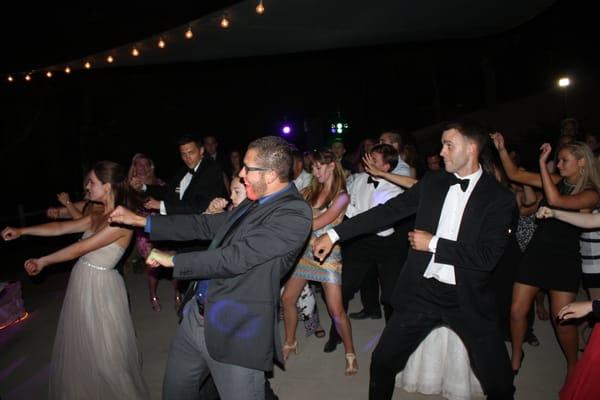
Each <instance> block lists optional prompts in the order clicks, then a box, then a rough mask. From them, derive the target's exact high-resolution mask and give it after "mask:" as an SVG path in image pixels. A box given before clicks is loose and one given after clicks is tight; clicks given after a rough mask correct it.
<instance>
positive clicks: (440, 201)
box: [419, 174, 450, 234]
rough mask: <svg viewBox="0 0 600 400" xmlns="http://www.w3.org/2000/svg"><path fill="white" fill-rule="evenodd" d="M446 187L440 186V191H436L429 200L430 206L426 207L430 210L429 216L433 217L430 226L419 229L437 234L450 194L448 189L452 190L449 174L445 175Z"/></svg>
mask: <svg viewBox="0 0 600 400" xmlns="http://www.w3.org/2000/svg"><path fill="white" fill-rule="evenodd" d="M444 181H445V185H444V186H440V189H439V190H436V191H434V192H433V193H432V194H431V195H430V197H429V200H428V202H427V203H428V204H427V205H426V207H427V208H429V210H430V211H429V215H430V216H431V220H430V221H429V222H430V226H429V227H424V228H419V229H424V230H426V231H427V232H431V233H432V234H435V233H436V232H437V228H438V225H439V223H440V216H441V215H442V208H443V207H444V201H445V200H446V195H447V194H448V189H449V188H450V176H449V174H445V176H444Z"/></svg>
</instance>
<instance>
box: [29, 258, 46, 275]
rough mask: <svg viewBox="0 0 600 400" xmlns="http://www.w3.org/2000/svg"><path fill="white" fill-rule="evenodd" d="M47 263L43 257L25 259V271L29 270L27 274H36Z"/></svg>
mask: <svg viewBox="0 0 600 400" xmlns="http://www.w3.org/2000/svg"><path fill="white" fill-rule="evenodd" d="M46 265H47V264H46V263H44V262H42V259H41V258H30V259H29V260H27V261H25V271H27V275H30V276H34V275H37V274H39V273H40V272H41V271H42V270H43V269H44V268H45V267H46Z"/></svg>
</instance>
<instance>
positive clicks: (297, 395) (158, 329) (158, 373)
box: [0, 273, 564, 400]
mask: <svg viewBox="0 0 600 400" xmlns="http://www.w3.org/2000/svg"><path fill="white" fill-rule="evenodd" d="M126 281H127V285H128V288H129V291H130V296H131V312H132V316H133V320H134V325H135V327H136V331H137V335H138V338H139V342H140V348H141V351H142V355H143V359H144V375H145V378H146V380H147V382H148V385H149V387H150V390H151V393H152V399H160V391H161V386H162V377H163V373H164V367H165V363H166V357H167V354H168V349H169V343H170V341H171V338H172V337H173V334H174V332H175V329H176V327H177V319H176V316H175V313H174V311H173V291H172V286H171V284H170V282H168V281H161V283H160V286H159V296H160V298H161V303H162V305H163V310H162V312H160V313H155V312H153V311H152V309H151V308H150V304H149V301H148V292H147V283H146V277H145V275H143V274H132V275H128V276H127V278H126ZM66 282H67V273H58V274H53V275H51V276H48V278H47V279H46V280H45V281H44V282H43V283H42V284H40V285H37V286H32V285H30V284H27V283H25V284H24V286H25V289H24V292H25V293H24V297H25V303H26V307H27V309H28V310H29V311H31V317H30V318H29V319H28V320H27V321H25V322H23V323H21V324H20V325H17V326H13V327H11V328H9V329H5V330H3V331H0V397H1V398H2V399H3V400H16V399H19V400H20V399H45V398H46V393H47V375H48V364H49V360H50V354H51V349H52V343H53V341H54V334H55V329H56V324H57V321H58V314H59V312H60V306H61V303H62V297H63V295H64V289H65V287H66ZM318 297H319V296H318ZM350 308H351V311H357V310H358V309H359V308H360V302H359V301H356V300H355V301H354V302H353V304H351V307H350ZM319 310H320V315H321V319H322V322H323V325H324V326H325V328H328V327H329V324H330V322H329V318H328V316H327V313H326V310H325V307H324V304H323V303H322V301H321V299H320V298H319ZM281 327H282V332H283V326H281ZM352 328H353V334H354V343H355V347H356V349H357V353H358V362H359V373H358V374H357V375H355V376H352V377H347V376H345V375H344V352H343V347H342V346H341V345H340V346H338V349H337V350H336V351H335V352H334V353H329V354H327V353H324V352H323V351H322V348H323V345H324V343H325V339H318V338H315V337H314V336H311V337H309V338H305V337H304V330H303V327H302V325H301V324H299V326H298V339H299V347H300V351H299V354H298V355H293V354H292V355H291V357H290V360H289V361H288V365H287V371H285V372H284V371H281V370H279V369H276V371H275V376H274V378H273V379H272V380H271V384H272V387H273V389H274V390H275V393H276V394H277V395H278V396H279V398H280V399H282V400H296V399H298V400H300V399H311V400H319V399H344V400H353V399H356V400H358V399H366V398H367V391H368V378H369V376H368V375H369V374H368V371H369V368H368V367H369V359H370V354H371V351H372V349H373V347H374V346H375V344H376V343H377V339H378V335H379V333H380V332H381V329H382V328H383V320H365V321H352ZM535 331H536V334H537V335H538V337H539V339H540V342H541V346H540V347H537V348H534V347H531V346H527V345H526V353H527V358H526V362H525V364H524V365H523V368H522V369H521V372H520V374H519V376H518V377H517V379H516V382H515V383H516V387H517V394H516V398H518V399H526V400H548V399H555V398H558V390H559V389H560V387H561V384H562V381H563V378H564V361H563V356H562V353H561V352H560V349H559V347H558V345H557V342H556V340H555V338H554V334H553V332H552V329H551V327H550V324H549V323H548V322H547V321H542V322H540V321H536V326H535ZM394 399H406V400H411V399H415V400H416V399H428V400H435V399H443V397H441V396H435V395H430V396H427V395H421V394H414V393H407V392H404V391H403V390H400V389H396V392H395V395H394Z"/></svg>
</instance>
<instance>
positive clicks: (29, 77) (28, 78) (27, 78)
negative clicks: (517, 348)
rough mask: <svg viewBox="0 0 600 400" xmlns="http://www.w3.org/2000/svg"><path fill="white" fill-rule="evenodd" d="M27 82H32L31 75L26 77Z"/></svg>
mask: <svg viewBox="0 0 600 400" xmlns="http://www.w3.org/2000/svg"><path fill="white" fill-rule="evenodd" d="M25 80H26V81H27V82H29V81H30V80H31V75H29V74H27V75H25Z"/></svg>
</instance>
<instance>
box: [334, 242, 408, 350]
mask: <svg viewBox="0 0 600 400" xmlns="http://www.w3.org/2000/svg"><path fill="white" fill-rule="evenodd" d="M407 252H408V237H407V233H406V232H401V231H396V232H395V233H393V234H392V235H390V236H387V237H380V236H377V235H367V236H361V237H359V238H357V239H354V240H351V241H348V242H344V243H342V265H343V267H342V302H343V305H344V309H345V310H346V311H347V310H348V304H349V303H350V300H352V298H353V297H354V294H355V293H356V292H358V290H359V289H360V288H361V286H362V284H363V282H364V281H365V278H366V277H367V276H368V275H369V273H373V272H375V273H376V275H377V277H378V278H379V282H380V284H381V304H382V305H383V312H384V314H385V318H386V320H387V319H389V317H390V316H391V314H392V306H391V303H390V300H391V298H392V293H393V291H394V287H395V286H396V281H397V280H398V276H399V275H400V271H401V270H402V266H403V265H404V261H405V259H406V255H407ZM329 334H330V338H333V339H338V340H340V337H339V335H338V333H337V331H336V329H335V326H334V324H332V325H331V329H330V332H329Z"/></svg>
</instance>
